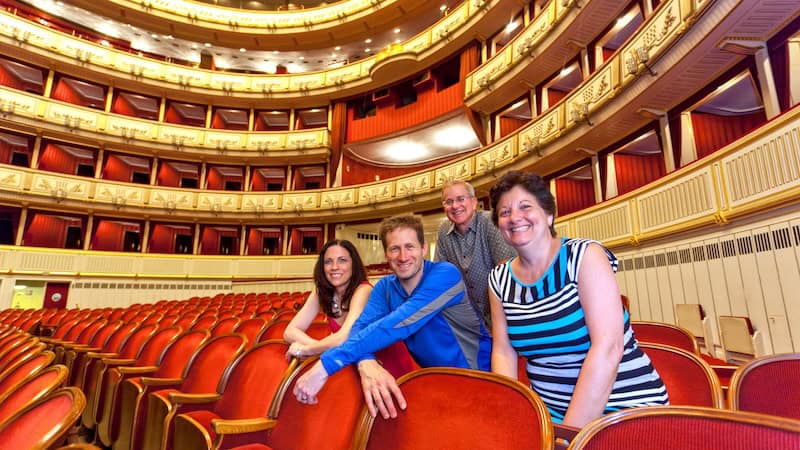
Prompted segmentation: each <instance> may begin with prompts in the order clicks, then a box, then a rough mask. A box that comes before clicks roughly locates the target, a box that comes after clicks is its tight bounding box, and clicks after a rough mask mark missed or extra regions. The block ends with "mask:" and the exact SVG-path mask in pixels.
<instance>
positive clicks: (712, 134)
mask: <svg viewBox="0 0 800 450" xmlns="http://www.w3.org/2000/svg"><path fill="white" fill-rule="evenodd" d="M766 121H767V116H766V114H764V112H763V111H759V112H755V113H751V114H742V115H738V116H720V115H716V114H708V113H701V112H692V130H693V131H694V142H695V146H696V147H697V157H698V158H702V157H704V156H708V155H710V154H711V153H714V152H715V151H717V150H719V149H721V148H722V147H724V146H726V145H728V144H730V143H731V142H733V141H735V140H736V139H739V138H740V137H742V136H744V135H745V134H747V133H749V132H750V131H752V130H754V129H756V128H758V127H759V126H760V125H762V124H764V123H765V122H766Z"/></svg>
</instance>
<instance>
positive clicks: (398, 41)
mask: <svg viewBox="0 0 800 450" xmlns="http://www.w3.org/2000/svg"><path fill="white" fill-rule="evenodd" d="M401 42H403V41H402V40H401V39H395V40H394V43H395V44H399V43H401Z"/></svg>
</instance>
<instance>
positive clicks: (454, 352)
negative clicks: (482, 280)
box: [294, 215, 491, 418]
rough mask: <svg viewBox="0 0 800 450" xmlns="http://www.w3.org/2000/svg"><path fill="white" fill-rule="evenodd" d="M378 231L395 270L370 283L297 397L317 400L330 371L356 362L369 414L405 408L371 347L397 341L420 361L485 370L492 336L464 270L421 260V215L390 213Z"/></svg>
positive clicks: (391, 413) (305, 378)
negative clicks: (354, 316)
mask: <svg viewBox="0 0 800 450" xmlns="http://www.w3.org/2000/svg"><path fill="white" fill-rule="evenodd" d="M379 234H380V237H381V242H382V243H383V249H384V252H385V254H386V260H387V261H388V263H389V267H390V268H391V269H392V271H393V272H394V274H393V275H387V276H385V277H383V278H382V279H381V280H380V281H378V282H377V283H376V284H375V288H374V289H373V290H372V293H371V294H370V297H369V300H368V301H367V305H366V306H365V308H364V311H363V312H362V313H361V316H360V317H359V318H358V320H356V322H355V323H354V324H353V328H352V330H351V331H350V337H349V338H348V339H347V341H345V342H344V343H343V344H342V345H340V346H339V347H335V348H332V349H329V350H328V351H326V352H324V353H323V354H322V356H321V357H320V361H318V362H317V363H316V364H315V365H314V366H313V367H312V368H311V369H309V371H308V372H307V373H306V374H304V375H303V376H302V377H301V378H300V379H299V380H298V381H297V384H296V386H295V390H294V394H295V395H296V396H297V398H298V400H299V401H301V402H304V403H316V402H317V398H316V396H317V393H318V392H319V391H320V389H322V387H323V386H324V384H325V382H326V381H327V378H328V376H329V375H332V374H334V373H335V372H337V371H339V370H340V369H342V368H343V367H345V366H346V365H348V364H352V363H358V371H359V374H360V375H361V384H362V388H363V391H364V400H365V402H366V404H367V407H368V408H369V411H370V413H371V414H372V415H373V416H375V415H376V414H377V413H378V412H380V413H381V415H382V416H383V417H385V418H388V417H396V416H397V409H396V407H395V405H394V401H395V400H396V401H397V404H398V406H399V407H400V408H401V409H405V406H406V402H405V399H404V398H403V394H402V392H400V388H399V387H398V386H397V383H396V381H395V379H394V377H392V375H391V374H389V372H387V371H386V370H385V369H383V367H382V366H381V365H380V364H378V363H377V362H376V361H375V359H374V356H373V353H374V352H376V351H378V350H381V349H383V348H385V347H388V346H389V345H391V344H393V343H395V342H397V341H399V340H403V341H404V342H405V344H406V347H408V351H409V352H410V353H411V355H412V356H413V357H414V360H416V362H417V363H418V364H419V365H420V366H422V367H434V366H448V367H463V368H472V369H481V370H489V369H490V364H491V339H490V337H489V334H488V332H487V331H486V329H485V328H484V326H483V324H482V323H481V320H480V318H479V317H478V314H477V312H476V311H475V310H474V309H473V307H472V305H470V303H469V301H468V300H467V296H466V293H465V289H464V283H463V281H462V279H461V273H460V272H459V270H458V269H457V268H456V267H454V266H453V265H452V264H450V263H447V262H432V261H426V260H425V255H426V254H427V252H428V244H427V243H425V237H424V232H423V228H422V222H421V220H420V218H419V217H418V216H414V215H401V216H394V217H390V218H388V219H386V220H384V221H383V222H382V223H381V226H380V231H379Z"/></svg>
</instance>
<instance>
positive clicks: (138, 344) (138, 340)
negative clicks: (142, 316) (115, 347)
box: [118, 323, 158, 359]
mask: <svg viewBox="0 0 800 450" xmlns="http://www.w3.org/2000/svg"><path fill="white" fill-rule="evenodd" d="M156 331H158V325H157V324H155V323H150V324H146V325H142V326H140V327H139V328H137V329H135V330H133V332H132V333H130V334H128V337H127V338H125V340H124V341H123V342H122V345H121V346H120V348H119V352H118V353H119V356H118V357H119V358H122V359H136V357H138V356H139V352H140V351H141V350H142V346H143V345H144V344H145V342H147V340H148V339H150V337H151V336H153V334H155V332H156Z"/></svg>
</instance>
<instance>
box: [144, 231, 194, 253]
mask: <svg viewBox="0 0 800 450" xmlns="http://www.w3.org/2000/svg"><path fill="white" fill-rule="evenodd" d="M178 234H186V235H192V228H191V227H188V226H177V227H176V226H170V225H165V224H155V225H153V228H152V229H151V231H150V252H151V253H175V236H177V235H178Z"/></svg>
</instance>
